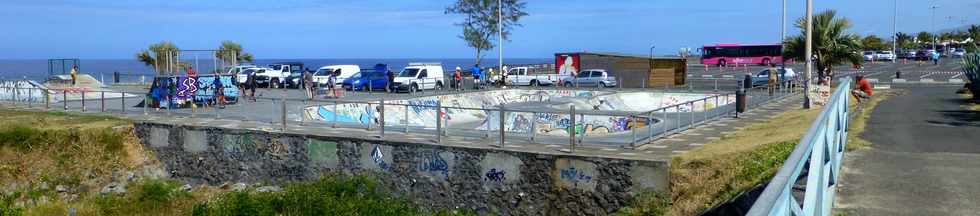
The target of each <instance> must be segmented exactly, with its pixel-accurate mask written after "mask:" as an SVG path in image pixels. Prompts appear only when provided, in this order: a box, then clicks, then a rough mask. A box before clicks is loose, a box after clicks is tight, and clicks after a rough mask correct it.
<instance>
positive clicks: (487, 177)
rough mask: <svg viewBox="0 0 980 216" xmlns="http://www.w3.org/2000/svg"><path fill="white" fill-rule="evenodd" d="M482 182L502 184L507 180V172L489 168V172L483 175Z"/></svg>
mask: <svg viewBox="0 0 980 216" xmlns="http://www.w3.org/2000/svg"><path fill="white" fill-rule="evenodd" d="M483 180H484V181H490V182H503V181H504V180H507V172H506V171H504V170H497V169H495V168H491V169H490V171H487V172H486V173H484V174H483Z"/></svg>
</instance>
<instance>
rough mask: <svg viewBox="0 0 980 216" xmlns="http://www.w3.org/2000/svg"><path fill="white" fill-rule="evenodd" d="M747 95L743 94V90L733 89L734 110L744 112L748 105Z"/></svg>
mask: <svg viewBox="0 0 980 216" xmlns="http://www.w3.org/2000/svg"><path fill="white" fill-rule="evenodd" d="M748 102H749V100H748V97H746V96H745V90H743V89H739V90H736V91H735V112H736V113H744V112H745V110H746V108H747V107H748Z"/></svg>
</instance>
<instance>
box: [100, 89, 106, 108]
mask: <svg viewBox="0 0 980 216" xmlns="http://www.w3.org/2000/svg"><path fill="white" fill-rule="evenodd" d="M99 97H101V98H100V99H99V100H101V102H102V103H100V104H99V108H100V109H101V110H102V112H105V91H100V92H99Z"/></svg>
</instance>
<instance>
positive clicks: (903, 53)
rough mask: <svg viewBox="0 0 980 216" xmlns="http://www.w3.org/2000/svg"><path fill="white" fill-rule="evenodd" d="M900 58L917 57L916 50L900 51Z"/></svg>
mask: <svg viewBox="0 0 980 216" xmlns="http://www.w3.org/2000/svg"><path fill="white" fill-rule="evenodd" d="M898 58H900V59H915V51H912V50H907V51H904V50H903V51H899V52H898Z"/></svg>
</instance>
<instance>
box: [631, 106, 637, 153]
mask: <svg viewBox="0 0 980 216" xmlns="http://www.w3.org/2000/svg"><path fill="white" fill-rule="evenodd" d="M636 116H637V114H633V115H631V116H630V118H632V119H633V128H631V130H632V132H633V139H632V140H631V141H630V147H631V148H635V147H636V128H637V127H639V124H638V123H639V121H638V120H636Z"/></svg>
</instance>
